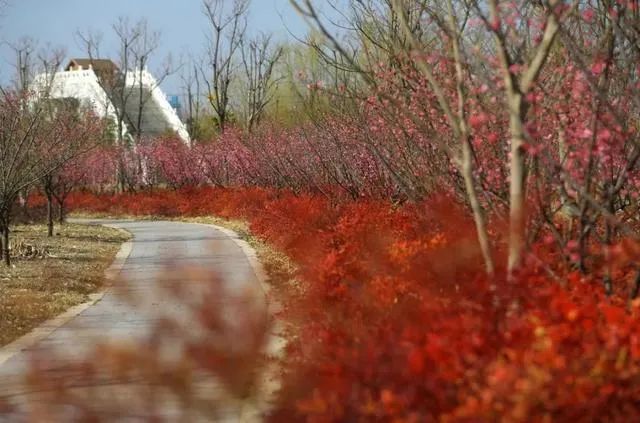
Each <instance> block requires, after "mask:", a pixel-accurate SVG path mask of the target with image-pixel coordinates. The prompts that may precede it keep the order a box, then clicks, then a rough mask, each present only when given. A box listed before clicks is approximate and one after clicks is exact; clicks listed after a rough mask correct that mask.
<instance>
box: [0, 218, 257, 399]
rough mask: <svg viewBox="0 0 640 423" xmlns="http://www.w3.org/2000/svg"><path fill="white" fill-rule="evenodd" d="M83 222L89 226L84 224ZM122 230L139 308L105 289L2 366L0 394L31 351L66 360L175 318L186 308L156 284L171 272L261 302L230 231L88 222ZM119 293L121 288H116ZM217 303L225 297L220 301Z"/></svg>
mask: <svg viewBox="0 0 640 423" xmlns="http://www.w3.org/2000/svg"><path fill="white" fill-rule="evenodd" d="M87 223H89V222H88V221H87ZM90 223H100V224H105V225H108V226H111V227H115V228H121V229H124V230H126V231H128V232H130V233H131V234H132V235H133V239H132V241H131V243H132V245H131V247H132V248H131V252H130V254H129V257H128V258H127V259H126V261H125V263H124V266H123V268H122V273H121V276H122V280H123V281H126V286H125V288H124V290H125V291H126V292H127V294H131V295H136V296H137V297H138V298H140V299H141V301H142V302H141V303H136V305H135V306H134V305H132V304H131V302H130V300H128V299H125V298H123V295H121V293H118V292H116V291H118V289H109V290H107V291H106V293H105V295H104V296H103V297H102V298H101V300H100V301H98V302H97V303H96V304H94V305H92V306H90V307H88V308H86V309H85V310H84V311H83V312H82V313H80V314H79V315H77V316H76V317H74V318H72V319H71V320H70V321H68V322H67V323H66V324H64V325H63V326H61V327H59V328H57V329H55V330H54V331H53V332H52V333H50V334H49V335H48V336H47V337H46V338H44V339H43V340H41V341H39V342H38V343H37V344H36V345H34V346H32V347H30V348H28V349H27V350H25V351H21V352H19V353H17V354H15V355H13V356H12V357H10V358H9V359H8V360H7V361H6V362H4V363H3V364H1V365H0V381H1V382H0V395H1V394H2V390H3V389H4V393H5V394H6V393H7V389H13V388H10V387H8V386H9V384H8V381H11V380H13V379H15V378H18V377H20V375H21V374H23V372H24V371H25V368H26V366H27V365H28V360H29V356H30V354H31V353H32V352H33V351H37V350H39V349H43V348H53V349H56V350H57V351H63V352H64V354H63V355H64V356H65V358H68V357H71V356H73V355H74V354H82V352H83V351H84V350H85V349H86V348H88V347H91V346H92V345H94V344H95V343H96V342H99V341H105V340H117V341H129V340H131V341H135V340H137V339H141V338H142V337H144V336H145V335H146V334H147V333H148V332H149V330H150V329H151V328H152V327H154V323H155V322H156V320H157V319H158V316H159V315H160V314H166V313H172V312H174V313H175V315H177V316H179V315H181V313H182V312H183V311H184V310H183V309H182V308H183V307H185V306H184V304H173V303H171V302H170V301H165V299H166V297H163V296H162V295H161V294H160V292H162V290H161V289H159V288H158V284H159V283H160V282H159V281H162V280H163V277H166V275H167V273H170V272H171V270H172V269H176V268H182V267H188V268H194V267H197V268H199V269H202V270H205V271H206V272H208V273H210V274H213V273H215V274H217V275H219V276H220V278H221V279H222V281H223V283H224V285H225V287H226V288H227V289H228V290H229V291H230V292H243V291H246V290H252V291H253V292H255V293H256V298H258V297H260V296H261V297H262V298H263V300H264V292H262V288H261V286H262V282H263V281H260V280H259V277H258V276H256V273H255V268H254V267H253V266H252V263H250V261H249V259H248V257H247V255H246V253H245V251H243V248H241V246H240V245H239V244H238V243H237V242H236V240H234V239H232V238H231V237H230V234H229V232H228V231H222V230H218V229H216V228H214V227H211V226H207V225H199V224H189V223H178V222H157V221H116V220H114V221H92V222H90ZM188 279H189V278H186V279H185V280H184V281H180V283H182V284H183V285H184V286H183V287H186V289H187V291H189V289H192V291H193V292H192V294H195V295H196V296H197V291H198V289H199V286H200V285H201V284H198V283H196V281H194V280H188ZM174 282H175V281H174ZM120 288H122V287H120ZM220 302H221V304H223V303H224V298H221V299H220Z"/></svg>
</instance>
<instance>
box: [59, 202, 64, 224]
mask: <svg viewBox="0 0 640 423" xmlns="http://www.w3.org/2000/svg"><path fill="white" fill-rule="evenodd" d="M65 215H66V212H65V209H64V201H59V200H58V223H59V224H60V225H62V224H64V221H65Z"/></svg>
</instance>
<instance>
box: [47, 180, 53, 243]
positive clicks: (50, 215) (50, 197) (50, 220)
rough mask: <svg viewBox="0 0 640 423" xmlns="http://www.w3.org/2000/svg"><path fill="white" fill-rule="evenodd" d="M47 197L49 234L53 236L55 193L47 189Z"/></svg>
mask: <svg viewBox="0 0 640 423" xmlns="http://www.w3.org/2000/svg"><path fill="white" fill-rule="evenodd" d="M46 197H47V236H48V237H52V236H53V195H51V191H49V190H46Z"/></svg>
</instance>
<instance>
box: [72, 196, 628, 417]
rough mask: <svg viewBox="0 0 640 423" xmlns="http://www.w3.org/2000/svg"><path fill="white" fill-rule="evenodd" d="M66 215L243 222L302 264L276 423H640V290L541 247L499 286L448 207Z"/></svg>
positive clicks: (94, 201)
mask: <svg viewBox="0 0 640 423" xmlns="http://www.w3.org/2000/svg"><path fill="white" fill-rule="evenodd" d="M69 202H70V207H71V208H72V209H73V210H75V211H83V212H91V213H108V214H111V215H125V214H126V215H136V216H143V215H154V216H204V215H216V216H221V217H224V218H233V219H243V220H246V221H247V222H249V223H250V228H251V231H252V233H253V234H255V235H256V236H258V237H260V238H261V239H263V240H264V241H266V242H267V243H269V244H270V245H272V246H274V247H275V248H277V249H278V250H280V251H281V252H283V253H285V254H286V255H287V256H289V257H290V258H291V259H292V260H293V261H294V262H295V264H296V265H297V266H298V270H297V275H296V277H297V279H298V280H299V281H300V282H301V285H300V289H296V290H295V291H294V290H292V289H289V288H286V289H285V290H288V291H289V295H287V296H285V297H283V298H282V301H283V302H284V305H285V307H284V309H283V312H282V316H281V317H282V318H283V319H284V320H285V321H286V322H288V323H289V325H288V328H289V330H288V331H287V338H288V339H287V341H288V347H287V353H286V358H285V360H284V363H283V365H282V366H281V367H282V370H283V372H284V375H283V386H282V390H281V392H280V393H279V400H278V402H277V403H276V404H275V407H274V408H273V409H272V410H271V412H270V413H269V418H270V419H271V420H272V421H278V422H280V421H300V420H306V421H318V422H324V421H376V420H377V421H396V422H419V421H420V422H421V421H445V422H446V421H467V422H476V421H496V420H501V421H621V422H622V421H624V422H629V421H636V420H637V419H638V418H639V416H640V331H639V330H638V329H639V328H640V302H638V301H637V300H636V301H632V302H629V301H628V300H626V299H627V298H628V292H627V291H628V290H629V289H631V286H630V284H631V282H630V281H629V286H627V285H626V284H624V283H619V284H616V287H615V289H616V290H617V291H616V292H615V293H614V295H613V296H611V297H607V296H606V295H605V294H604V292H603V289H602V287H601V284H600V282H598V281H599V279H593V280H591V279H589V278H588V277H587V276H582V275H580V274H578V273H576V272H569V273H566V272H565V273H560V272H554V269H550V268H548V267H545V266H544V265H543V264H542V263H554V262H561V260H559V259H558V260H556V258H557V257H556V255H559V254H563V252H558V251H555V250H554V249H553V248H551V247H550V245H551V244H549V243H544V242H541V243H540V245H534V246H533V247H532V251H533V253H532V254H531V256H532V257H534V258H532V259H530V260H529V261H528V263H527V266H526V267H525V270H524V271H522V272H521V273H520V274H519V275H518V276H517V277H516V278H515V279H514V280H510V281H507V280H506V278H503V277H500V276H497V277H495V278H494V279H493V280H488V279H487V277H486V275H485V272H484V271H483V263H482V257H481V255H480V252H479V251H478V247H477V246H476V245H477V243H476V242H475V240H474V239H475V238H474V236H475V232H474V229H473V222H472V221H470V220H469V219H468V218H467V217H465V213H464V211H463V210H458V209H457V207H456V206H455V205H454V204H455V203H453V202H452V201H448V200H447V199H446V198H432V199H431V200H428V201H426V202H422V203H417V204H410V205H405V206H400V207H394V206H392V205H390V204H389V203H385V202H376V201H364V200H360V201H353V202H345V203H338V204H332V203H331V202H330V201H329V200H327V199H325V198H324V197H319V196H313V195H293V194H290V193H287V192H283V191H275V190H265V189H258V188H246V189H218V188H198V189H188V190H178V191H156V192H154V193H139V194H123V195H116V196H111V195H109V196H99V195H95V194H88V193H82V192H78V193H74V194H73V195H72V198H71V199H70V200H69ZM498 235H499V234H498ZM612 249H613V250H615V251H617V253H616V255H615V257H617V258H616V259H615V260H614V262H616V263H617V265H616V266H615V272H616V278H617V280H626V279H625V277H626V270H625V269H626V268H627V266H628V264H629V262H633V261H634V260H635V259H636V257H637V254H635V253H634V252H635V251H636V250H637V247H635V246H634V245H633V244H631V243H628V242H627V243H626V244H623V245H620V246H615V247H613V248H612ZM496 254H498V255H501V254H502V256H504V253H503V252H502V253H501V252H500V251H497V252H496ZM503 273H504V272H499V273H498V274H503ZM285 290H279V291H285ZM292 292H293V293H292ZM147 352H148V354H151V355H153V354H154V352H153V351H147ZM143 355H144V354H143ZM145 357H146V355H145ZM137 358H143V357H137ZM143 359H145V360H147V359H148V358H143Z"/></svg>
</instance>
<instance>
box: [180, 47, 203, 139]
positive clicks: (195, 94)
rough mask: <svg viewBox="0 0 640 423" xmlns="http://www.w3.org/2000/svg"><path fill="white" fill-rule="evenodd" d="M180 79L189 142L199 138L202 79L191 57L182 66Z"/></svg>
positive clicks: (196, 64) (197, 66)
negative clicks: (185, 108) (184, 101)
mask: <svg viewBox="0 0 640 423" xmlns="http://www.w3.org/2000/svg"><path fill="white" fill-rule="evenodd" d="M182 69H183V70H182V73H181V74H180V79H181V80H182V89H183V92H184V95H185V100H186V103H187V110H186V124H187V130H188V131H189V137H190V138H191V142H192V143H193V142H194V141H197V140H200V136H201V133H200V116H201V113H202V110H203V107H202V80H201V78H200V71H199V65H198V63H197V62H196V60H195V59H194V58H193V57H191V58H190V59H189V60H188V63H187V64H186V66H184V67H183V68H182Z"/></svg>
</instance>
